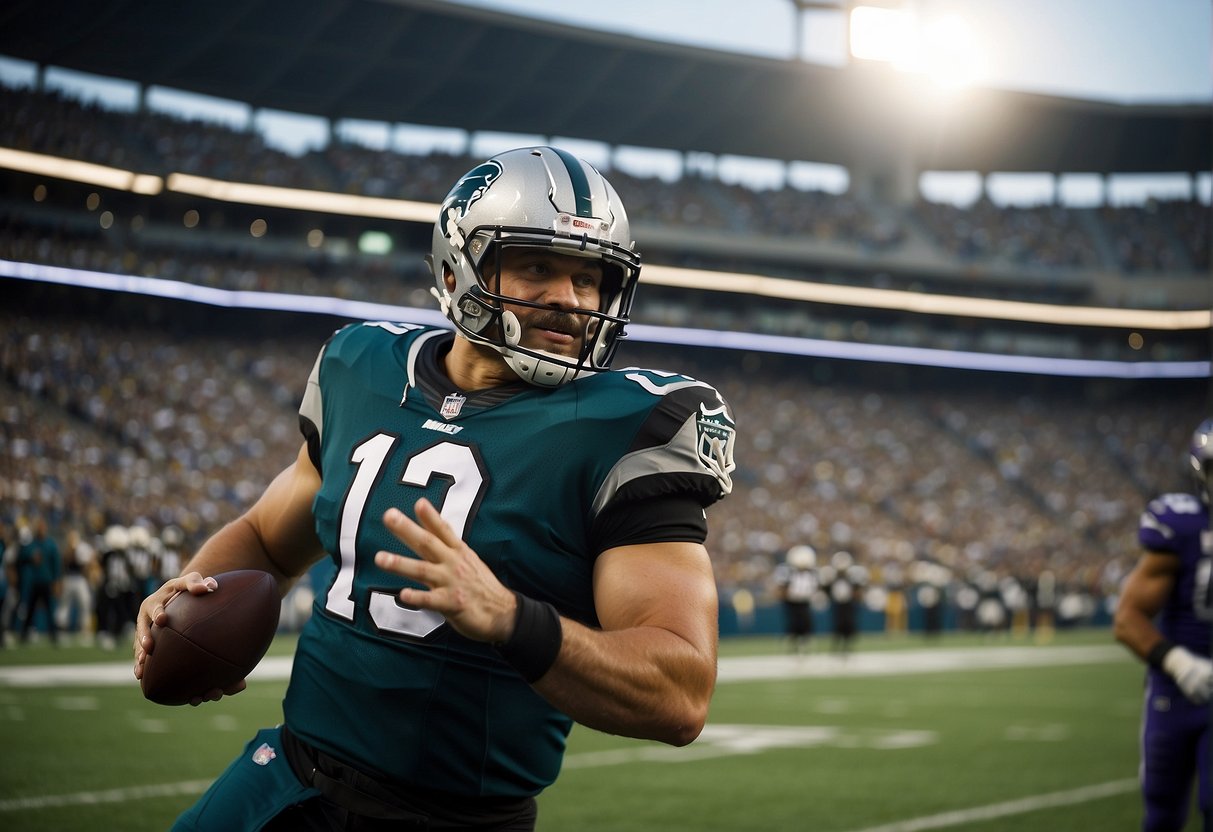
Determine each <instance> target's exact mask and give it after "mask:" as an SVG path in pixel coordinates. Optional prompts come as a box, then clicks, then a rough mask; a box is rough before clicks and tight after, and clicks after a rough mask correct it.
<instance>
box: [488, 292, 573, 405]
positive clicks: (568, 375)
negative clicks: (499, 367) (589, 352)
mask: <svg viewBox="0 0 1213 832" xmlns="http://www.w3.org/2000/svg"><path fill="white" fill-rule="evenodd" d="M501 329H502V332H503V334H504V335H505V342H506V344H508V345H509V347H517V346H518V342H519V341H520V340H521V339H522V325H521V324H520V323H519V322H518V316H517V315H515V314H514V313H513V312H509V311H506V312H504V313H502V315H501ZM497 350H498V351H499V352H500V353H501V354H502V355H503V356H504V357H505V363H506V364H508V365H509V367H510V369H511V370H513V371H514V372H515V373H517V374H518V376H519V378H521V379H522V380H523V381H525V382H528V383H530V384H534V385H536V386H537V387H559V386H560V385H562V384H565V383H566V382H570V381H572V380H573V379H574V378H576V377H577V374H578V373H579V372H580V371H579V370H575V369H573V368H571V367H566V366H564V365H563V364H561V363H559V362H560V361H566V360H567V359H564V358H562V357H561V356H558V355H554V354H552V353H545V352H544V351H543V350H532V352H536V353H539V355H541V356H542V355H550V356H551V358H552V359H555V360H547V359H544V358H539V357H536V356H533V355H525V354H523V353H520V352H515V351H514V350H513V349H510V348H508V347H497Z"/></svg>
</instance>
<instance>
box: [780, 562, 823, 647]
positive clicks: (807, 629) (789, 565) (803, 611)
mask: <svg viewBox="0 0 1213 832" xmlns="http://www.w3.org/2000/svg"><path fill="white" fill-rule="evenodd" d="M774 581H775V587H776V592H777V594H778V595H779V599H780V601H782V602H783V612H784V627H785V630H786V632H787V635H788V641H789V643H790V646H791V649H792V652H794V653H797V654H801V653H805V652H807V651H808V649H809V640H810V639H811V638H812V636H813V605H812V601H813V596H814V595H815V594H816V593H817V590H818V588H819V586H820V584H819V582H818V580H817V552H816V551H815V550H814V549H813V547H812V546H808V545H799V546H793V547H792V548H791V549H789V550H788V554H787V558H786V559H785V560H784V562H783V563H781V564H779V565H778V566H777V567H775V575H774Z"/></svg>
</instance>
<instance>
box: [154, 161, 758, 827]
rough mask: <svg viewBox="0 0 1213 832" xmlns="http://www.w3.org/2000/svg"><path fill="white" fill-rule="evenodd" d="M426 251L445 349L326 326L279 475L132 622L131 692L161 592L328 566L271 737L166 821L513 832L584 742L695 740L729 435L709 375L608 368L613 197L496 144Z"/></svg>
mask: <svg viewBox="0 0 1213 832" xmlns="http://www.w3.org/2000/svg"><path fill="white" fill-rule="evenodd" d="M429 260H430V265H431V268H432V270H433V273H434V278H435V293H436V295H437V296H438V298H439V302H440V304H441V307H442V309H443V311H444V313H445V314H446V316H447V317H448V318H449V319H450V321H451V322H452V323H453V324H454V327H455V330H456V331H455V332H454V333H452V332H450V331H449V330H445V329H437V328H431V327H418V326H411V325H408V324H393V323H384V322H375V323H368V324H361V325H354V326H350V327H346V328H345V329H342V330H341V331H339V332H338V333H337V334H336V335H334V336H333V338H332V339H331V340H330V341H329V343H328V344H326V345H325V347H324V348H323V350H322V351H321V354H320V356H319V358H318V359H317V361H316V365H315V367H314V369H313V371H312V374H311V377H310V379H309V380H308V384H307V390H306V392H305V394H304V396H303V402H302V405H301V406H300V422H301V425H302V428H303V434H304V442H303V444H302V446H301V448H300V450H299V454H298V457H297V459H296V460H295V462H294V464H293V465H291V466H290V467H289V468H287V469H286V470H285V471H284V472H283V473H282V474H281V475H279V477H278V478H277V479H276V480H275V481H274V482H273V483H272V484H271V485H270V486H269V488H268V489H267V491H266V493H265V494H264V495H263V496H262V497H261V499H260V500H259V501H258V502H257V504H255V505H254V506H253V507H252V508H251V509H250V510H249V511H248V512H247V513H246V514H245V515H244V516H243V517H242V518H240V519H239V520H237V521H236V522H234V523H232V524H230V525H228V526H227V527H225V528H224V529H222V530H220V531H219V532H218V533H217V534H216V535H215V536H214V537H212V538H211V539H210V540H209V541H208V542H207V543H206V544H205V545H204V546H203V547H202V548H201V549H200V550H199V552H198V554H197V555H195V556H194V558H193V559H191V561H190V562H189V563H187V564H186V565H185V567H184V572H185V574H184V576H183V577H180V578H176V579H173V580H170V581H168V582H167V583H166V584H165V585H164V586H163V587H162V588H161V589H159V590H157V591H156V592H155V593H153V594H152V596H150V597H149V598H148V600H147V601H145V603H144V604H143V607H142V609H141V611H140V615H139V622H138V633H137V635H136V643H135V669H136V676H139V675H141V673H142V667H143V662H144V659H145V657H146V653H148V652H150V651H151V650H153V649H154V643H153V642H152V640H151V637H150V625H151V622H152V621H157V620H163V616H164V611H163V605H164V603H165V602H166V600H167V599H168V598H169V597H170V595H171V593H173V592H175V591H177V590H182V589H185V590H188V591H190V592H195V593H202V592H205V591H207V587H208V585H210V584H211V583H212V581H211V578H210V577H209V576H212V575H214V574H216V573H218V572H223V571H226V570H230V569H237V568H257V569H263V570H265V571H268V572H270V573H272V574H274V575H275V576H276V577H277V578H278V580H279V582H280V585H281V587H282V590H283V592H285V591H286V590H287V589H288V588H289V586H290V585H291V583H292V582H293V581H294V580H295V579H297V578H298V577H299V576H300V575H302V574H303V573H304V572H306V571H307V569H308V568H309V567H310V566H311V564H313V563H314V562H315V561H316V560H318V559H320V558H321V557H325V556H327V557H329V558H330V559H331V560H332V561H333V564H334V566H335V567H336V568H335V569H334V573H333V581H332V583H331V585H330V586H329V587H327V589H326V590H325V591H322V592H320V593H318V595H317V599H316V605H315V610H314V614H313V615H312V617H311V618H310V620H309V621H308V623H307V625H306V626H305V627H304V630H303V633H302V635H301V637H300V641H299V646H298V649H297V651H296V656H295V663H294V667H293V670H292V674H291V682H290V687H289V690H288V692H287V697H286V701H285V703H284V713H285V725H284V726H282V727H281V728H279V729H270V730H266V731H263V732H261V733H260V734H258V736H257V737H255V738H254V739H253V740H252V741H251V742H250V743H249V746H248V748H247V749H246V752H245V753H244V754H243V755H241V757H240V758H238V759H237V760H236V761H235V762H234V763H232V765H231V767H229V769H228V770H227V771H226V772H225V773H224V774H223V775H222V776H221V777H220V778H219V780H218V781H216V783H215V784H214V785H213V786H212V788H211V790H210V791H209V792H208V793H207V794H206V795H204V796H203V797H202V799H201V800H200V801H199V802H198V803H197V804H196V805H195V806H194V807H193V808H192V809H190V810H189V811H187V812H186V813H185V814H184V815H183V816H182V817H181V818H180V819H179V821H178V826H177V828H178V829H182V830H185V829H223V830H225V831H226V830H233V829H261V828H263V827H264V828H267V829H279V830H285V829H291V830H293V829H301V828H308V829H330V828H331V829H344V828H347V827H346V824H347V823H355V824H357V823H361V822H363V820H364V819H367V818H387V819H393V821H394V822H396V823H398V824H399V823H403V824H408V823H412V824H414V825H412V826H399V827H397V826H393V827H392V828H428V829H432V830H442V829H499V830H526V829H531V828H532V827H533V825H534V823H535V803H534V799H533V798H534V796H535V795H536V794H538V793H539V792H540V791H542V790H543V789H544V788H545V787H546V786H548V785H549V784H550V783H551V782H552V781H553V780H554V779H555V777H556V774H557V772H558V770H559V768H560V762H561V757H562V755H563V751H564V745H565V737H566V735H567V734H568V732H569V730H570V728H571V725H572V723H573V721H577V722H581V723H583V724H585V725H588V726H590V727H593V728H597V729H600V730H603V731H609V732H611V733H616V734H621V735H626V736H632V737H640V738H648V739H655V740H660V741H663V742H667V743H671V744H676V745H682V744H685V743H688V742H691V741H692V740H693V739H694V738H695V737H696V736H697V735H698V734H699V732H700V731H701V730H702V727H703V724H704V721H705V719H706V716H707V709H708V704H709V700H710V698H711V695H712V691H713V687H714V684H715V677H716V644H717V619H716V617H717V598H716V587H715V581H714V578H713V574H712V568H711V563H710V561H709V558H708V553H707V550H706V548H705V546H704V541H705V538H706V534H707V526H706V519H705V514H704V509H705V507H706V506H708V505H710V504H711V503H713V502H715V501H716V500H718V499H719V498H721V497H723V496H724V495H726V494H727V493H729V491H730V490H731V487H732V485H731V478H730V473H731V471H732V470H733V468H734V463H733V453H732V449H733V436H734V427H733V421H732V418H731V414H730V411H729V408H728V406H727V405H726V404H725V402H724V401H723V400H722V399H721V397H720V395H719V394H718V393H717V392H716V390H714V389H713V388H712V387H710V386H709V385H707V384H704V383H703V382H700V381H696V380H695V379H691V378H688V377H686V376H681V375H677V374H674V373H668V372H659V371H654V370H640V369H634V368H633V369H626V370H618V371H611V370H608V368H609V366H610V363H611V359H612V355H613V353H614V351H615V347H616V346H617V343H618V340H619V338H620V337H621V336H622V334H623V327H624V326H625V324H626V323H627V320H628V311H629V308H630V306H631V302H632V295H633V292H634V291H635V288H636V280H637V277H638V275H639V271H640V261H639V257H638V255H637V254H636V252H635V250H634V244H633V242H632V240H631V236H630V231H629V227H628V222H627V217H626V214H625V212H624V208H623V205H622V204H621V203H620V202H619V198H618V196H617V194H616V193H615V191H614V189H613V188H612V187H611V186H610V184H609V183H608V182H607V181H606V180H605V179H604V178H603V177H602V176H601V174H599V173H598V171H596V170H595V169H594V168H592V167H591V166H590V165H588V164H587V163H585V162H584V161H582V160H580V159H577V158H575V157H573V156H571V155H570V154H568V153H566V152H564V151H561V150H558V149H554V148H550V147H535V148H524V149H520V150H514V151H510V152H507V153H503V154H501V155H499V156H496V157H494V158H493V159H490V160H488V161H487V162H485V163H483V164H481V165H479V166H477V167H476V168H474V169H472V170H471V171H469V172H468V173H467V174H466V175H465V176H464V177H463V178H461V179H460V180H459V182H458V183H456V185H455V187H454V188H453V189H452V190H451V192H450V194H449V195H448V197H447V199H446V201H445V202H444V203H443V205H442V208H441V213H440V216H439V219H438V222H437V223H436V225H435V229H434V242H433V251H432V254H431V256H430V258H429ZM242 688H243V683H240V684H238V685H236V686H234V687H233V688H232V689H231V690H229V691H213V692H211V694H210V695H209V696H208V697H206V698H210V699H214V698H217V697H218V696H220V695H222V694H223V693H235V692H238V690H240V689H242ZM351 828H352V827H351ZM358 828H361V827H358Z"/></svg>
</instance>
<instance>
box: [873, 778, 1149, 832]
mask: <svg viewBox="0 0 1213 832" xmlns="http://www.w3.org/2000/svg"><path fill="white" fill-rule="evenodd" d="M1137 788H1138V783H1137V781H1136V780H1112V781H1110V782H1108V783H1096V784H1095V785H1093V786H1083V787H1082V788H1080V789H1070V790H1069V791H1064V792H1049V793H1047V794H1037V795H1032V796H1030V797H1021V798H1020V799H1019V800H1008V801H1006V802H1004V803H991V804H989V805H988V806H973V807H971V808H969V809H957V810H955V811H953V812H941V813H940V814H938V815H927V816H926V817H921V818H912V819H911V820H899V821H895V822H894V823H886V824H882V825H881V826H869V827H866V828H864V829H856V830H854V832H923V830H927V829H946V828H947V827H949V826H966V825H968V824H970V823H973V822H974V821H982V820H993V819H995V818H1005V817H1008V816H1010V815H1026V814H1028V813H1029V812H1038V811H1040V810H1041V809H1055V808H1057V807H1059V806H1073V805H1075V804H1077V803H1090V802H1091V801H1093V800H1102V799H1103V798H1105V797H1115V796H1116V795H1119V794H1125V793H1126V792H1131V791H1135V790H1136V789H1137Z"/></svg>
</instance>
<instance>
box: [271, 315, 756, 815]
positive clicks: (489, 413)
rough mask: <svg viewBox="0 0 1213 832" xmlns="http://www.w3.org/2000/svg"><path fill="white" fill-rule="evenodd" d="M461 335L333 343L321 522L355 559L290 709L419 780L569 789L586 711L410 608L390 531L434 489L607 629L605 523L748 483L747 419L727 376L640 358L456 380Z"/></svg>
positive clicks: (472, 791)
mask: <svg viewBox="0 0 1213 832" xmlns="http://www.w3.org/2000/svg"><path fill="white" fill-rule="evenodd" d="M453 337H454V336H453V334H452V333H451V332H449V331H448V330H443V329H436V328H429V327H415V326H410V325H406V324H388V323H365V324H357V325H352V326H349V327H346V328H344V329H342V330H340V331H339V332H337V333H336V334H335V335H334V336H333V337H332V338H331V339H330V340H329V342H328V343H327V344H326V345H325V347H324V348H323V349H322V350H321V353H320V356H319V358H318V359H317V361H316V365H315V367H314V369H313V371H312V374H311V377H310V378H309V380H308V387H307V391H306V393H305V395H304V399H303V403H302V405H301V407H300V421H301V425H302V426H303V429H304V434H305V436H306V437H307V438H308V445H309V452H310V455H311V457H312V460H313V462H314V463H315V464H316V467H317V469H318V470H319V471H320V472H321V476H322V485H321V488H320V491H319V493H318V495H317V497H316V500H315V504H314V515H315V522H316V530H317V532H318V533H319V536H320V540H321V541H322V542H323V544H324V546H325V549H326V550H327V551H328V552H329V553H330V554H331V556H332V558H333V561H334V563H335V566H336V569H335V571H334V575H333V580H332V584H331V585H330V586H329V587H327V589H326V590H321V591H319V592H318V596H317V599H316V604H315V609H314V614H313V615H312V617H311V619H310V620H309V621H308V623H307V625H306V626H305V627H304V631H303V633H302V635H301V637H300V640H299V645H298V648H297V651H296V655H295V663H294V668H293V671H292V674H291V681H290V686H289V689H288V691H287V696H286V701H285V705H284V708H285V715H286V721H287V723H288V724H289V725H290V727H291V729H292V730H293V731H294V732H295V733H297V734H299V735H300V736H301V737H303V738H304V739H305V740H306V741H308V742H310V743H312V744H313V745H315V746H317V747H318V748H321V749H323V750H325V751H327V752H328V753H330V754H332V755H334V756H336V757H338V758H341V759H345V760H346V761H347V762H350V763H351V764H354V765H356V766H358V767H360V768H363V769H364V770H367V771H370V772H377V773H379V774H381V775H384V776H386V777H389V778H392V779H395V780H399V781H401V782H404V783H409V784H412V785H414V786H417V787H422V788H429V789H437V790H441V791H445V792H452V793H456V794H465V795H476V796H498V797H521V796H527V795H533V794H536V793H538V792H539V791H541V790H542V789H543V788H544V787H545V786H547V785H548V784H550V783H551V782H552V781H553V780H554V779H555V778H556V775H557V772H558V771H559V768H560V763H561V758H562V756H563V753H564V746H565V739H566V737H567V735H568V732H569V730H570V728H571V721H570V719H569V718H568V717H567V716H565V715H564V714H563V713H561V712H560V711H558V710H556V709H555V708H553V707H552V706H550V705H549V704H548V703H547V702H545V701H544V700H543V698H542V697H540V696H539V695H538V694H537V693H535V691H534V690H533V689H532V688H531V687H530V686H529V685H528V684H526V682H524V681H523V680H522V678H521V677H520V676H519V675H518V673H517V672H516V671H515V670H513V669H512V668H511V667H510V666H509V665H507V664H506V663H505V662H504V661H502V659H501V658H500V657H499V656H498V654H497V653H496V651H495V650H494V649H493V648H492V647H491V646H489V645H487V644H482V643H478V642H474V641H471V640H469V639H466V638H464V637H462V636H460V635H459V634H458V633H456V632H455V631H454V629H453V628H451V627H449V626H447V625H446V624H445V622H444V619H443V618H442V616H441V615H439V614H436V613H434V612H431V611H425V610H417V609H409V608H406V607H404V606H402V605H401V604H400V603H399V602H398V601H397V600H396V595H397V593H398V591H399V589H400V588H401V587H402V586H404V584H405V581H404V579H402V578H400V577H399V576H396V575H393V574H391V573H387V572H384V571H382V570H380V569H378V568H377V567H376V566H375V563H374V556H375V553H376V552H377V551H379V550H380V549H387V550H391V551H395V552H400V553H403V554H408V551H407V548H406V547H405V546H404V545H403V544H402V543H400V542H399V541H398V540H396V538H394V537H393V536H392V535H391V534H390V533H388V532H387V530H386V529H385V528H384V526H383V522H382V517H383V514H384V512H385V511H387V509H389V508H391V507H397V508H400V509H401V510H403V511H405V512H406V513H407V514H409V515H410V516H411V515H412V513H413V505H414V504H415V503H416V501H417V500H418V499H419V498H420V497H427V498H428V499H429V500H430V501H431V502H433V504H434V505H435V506H437V507H438V508H439V510H440V511H441V513H442V516H443V517H444V518H445V519H446V520H447V522H449V523H450V524H451V525H452V526H453V527H454V528H455V529H456V530H458V531H459V532H460V534H461V535H462V537H463V538H464V539H465V540H466V541H467V542H468V544H469V545H470V546H471V548H472V549H473V550H474V551H475V552H476V553H477V554H478V555H479V556H480V557H481V558H482V559H483V560H484V562H485V563H486V564H487V565H488V566H489V567H490V568H491V569H492V570H493V572H494V573H495V574H496V575H497V577H498V578H499V579H500V580H501V582H502V583H503V584H505V585H506V586H508V587H510V588H511V589H515V590H517V591H519V592H522V593H524V594H525V595H528V596H530V597H532V598H536V599H538V600H540V601H547V602H550V603H552V604H553V605H555V607H556V608H557V609H558V610H559V611H560V612H561V614H562V615H565V616H567V617H569V618H572V619H575V620H577V621H580V622H583V623H585V624H587V625H589V626H596V625H597V618H596V616H595V613H594V603H593V586H592V574H593V567H594V559H595V557H596V556H597V554H598V553H599V552H600V551H601V550H602V546H603V545H604V543H603V542H602V541H601V540H600V534H599V527H598V526H597V525H596V521H597V520H598V519H600V518H602V517H603V516H604V512H608V511H610V510H611V509H612V508H617V507H619V506H621V505H625V504H634V503H636V501H644V500H646V499H649V498H654V497H670V496H675V497H689V498H691V499H693V500H694V501H695V502H696V503H698V504H699V505H701V506H705V507H706V506H707V505H709V504H710V503H712V502H714V501H716V500H718V499H720V498H721V497H722V496H724V495H725V494H727V493H728V492H729V491H730V490H731V487H732V486H731V479H730V473H731V471H732V469H733V467H734V465H733V438H734V424H733V420H732V416H731V413H730V410H729V408H728V406H727V404H726V403H725V402H724V401H723V399H722V398H721V397H720V395H719V394H718V393H717V392H716V390H715V389H713V388H712V387H711V386H709V385H707V384H704V383H703V382H700V381H696V380H694V379H691V378H688V377H686V376H681V375H676V374H671V373H665V372H657V371H653V370H641V369H627V370H617V371H610V372H603V373H597V374H592V375H586V376H584V377H582V378H580V379H578V380H576V381H573V382H570V383H568V384H566V385H564V386H561V387H558V388H554V389H545V388H539V387H534V386H531V385H527V384H524V383H521V382H519V383H518V384H516V385H509V386H507V387H504V388H497V389H494V390H491V391H485V392H483V393H481V394H474V393H473V394H465V393H463V392H461V391H458V390H455V389H454V388H453V387H452V386H451V382H450V381H449V380H448V379H446V377H445V376H444V375H443V374H442V372H441V369H440V356H441V354H442V353H443V352H444V351H445V349H447V348H449V344H450V343H451V341H452V339H453Z"/></svg>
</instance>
